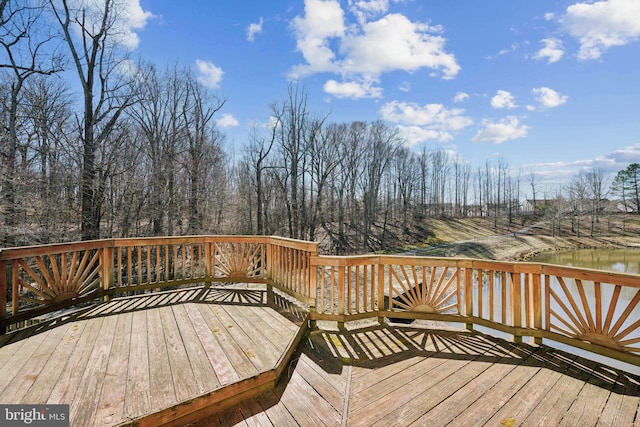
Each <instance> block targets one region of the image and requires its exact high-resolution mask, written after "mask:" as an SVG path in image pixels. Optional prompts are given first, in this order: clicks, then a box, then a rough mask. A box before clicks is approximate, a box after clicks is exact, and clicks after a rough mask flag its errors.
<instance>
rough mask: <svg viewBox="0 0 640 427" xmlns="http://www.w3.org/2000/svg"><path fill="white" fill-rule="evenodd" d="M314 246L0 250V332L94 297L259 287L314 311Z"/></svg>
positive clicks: (92, 245) (120, 244)
mask: <svg viewBox="0 0 640 427" xmlns="http://www.w3.org/2000/svg"><path fill="white" fill-rule="evenodd" d="M316 254H317V244H315V243H309V242H299V241H293V240H290V239H284V238H279V237H267V236H264V237H263V236H187V237H163V238H140V239H112V240H98V241H91V242H75V243H68V244H57V245H43V246H33V247H21V248H9V249H2V250H0V328H2V330H6V329H7V327H9V328H11V327H12V325H15V324H20V323H21V322H24V321H27V320H29V319H32V318H34V317H37V316H41V315H43V314H45V313H48V312H52V311H57V310H60V309H62V308H66V307H69V306H71V305H78V304H82V303H86V302H88V301H91V300H95V299H96V298H108V297H111V296H116V295H119V294H123V293H131V292H138V291H145V290H152V289H157V288H160V289H164V288H167V287H175V286H181V285H187V284H194V283H204V284H206V285H209V284H210V283H211V282H243V283H246V282H258V283H268V284H270V285H273V286H276V287H278V288H279V289H281V290H282V291H284V292H286V293H288V294H290V295H292V296H294V297H296V298H298V299H300V300H301V301H302V302H304V303H307V304H310V305H312V300H313V298H312V292H311V290H310V287H309V259H310V256H311V255H316Z"/></svg>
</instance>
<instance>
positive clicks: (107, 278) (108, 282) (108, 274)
mask: <svg viewBox="0 0 640 427" xmlns="http://www.w3.org/2000/svg"><path fill="white" fill-rule="evenodd" d="M113 253H114V248H113V243H112V244H111V245H110V246H105V247H104V248H102V257H101V259H100V264H101V265H102V289H103V290H105V291H108V290H109V288H111V287H112V286H113V285H114V280H113V278H114V275H113ZM110 300H111V297H110V296H109V294H106V295H105V296H104V302H109V301H110Z"/></svg>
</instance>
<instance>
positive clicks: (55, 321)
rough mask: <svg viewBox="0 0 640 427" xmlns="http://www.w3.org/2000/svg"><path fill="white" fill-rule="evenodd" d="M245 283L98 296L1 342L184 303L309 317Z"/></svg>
mask: <svg viewBox="0 0 640 427" xmlns="http://www.w3.org/2000/svg"><path fill="white" fill-rule="evenodd" d="M245 285H246V284H236V285H228V284H227V285H223V286H209V287H206V286H201V285H200V286H197V287H193V286H192V287H188V288H183V289H178V290H175V289H174V290H169V291H163V292H154V293H144V294H138V295H128V296H121V297H117V298H114V299H112V300H110V301H106V302H104V301H102V300H100V299H97V300H94V301H92V302H90V303H88V304H86V305H85V306H83V307H77V308H75V309H67V310H61V311H60V312H54V313H51V314H50V315H48V316H46V317H44V316H43V317H42V318H41V319H39V322H38V323H35V324H33V325H31V326H28V327H25V328H22V329H18V330H15V331H12V332H8V333H7V334H5V335H3V336H2V337H1V338H0V346H4V345H8V344H12V343H15V342H18V341H21V340H23V339H25V338H29V337H31V336H34V335H37V334H40V333H43V332H46V331H48V330H50V329H53V328H56V327H58V326H61V325H64V324H66V323H69V322H75V321H78V320H83V319H91V318H95V317H101V316H110V315H116V314H122V313H132V312H137V311H143V310H147V309H151V308H160V307H169V306H173V305H178V304H184V303H202V304H216V305H237V306H253V307H270V308H272V309H274V310H275V311H276V312H278V313H279V314H281V315H282V316H284V317H285V318H287V319H288V320H289V321H291V322H293V323H295V324H297V325H300V324H301V322H303V321H304V320H305V319H306V316H307V313H308V311H307V310H306V308H305V307H303V306H301V305H300V304H299V303H296V302H295V301H294V300H293V299H292V298H289V297H287V296H286V295H284V294H281V293H279V292H278V291H268V290H267V289H259V288H248V287H243V286H245Z"/></svg>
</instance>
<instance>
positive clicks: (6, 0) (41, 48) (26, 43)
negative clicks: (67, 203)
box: [0, 0, 62, 246]
mask: <svg viewBox="0 0 640 427" xmlns="http://www.w3.org/2000/svg"><path fill="white" fill-rule="evenodd" d="M44 10H45V9H44V8H43V7H42V6H41V5H40V4H38V3H37V2H35V1H33V2H30V1H19V0H2V1H0V46H1V47H2V54H3V55H2V56H0V70H2V69H4V70H7V71H8V73H7V78H8V79H9V83H8V86H9V90H8V96H7V97H6V98H5V99H4V100H3V104H4V105H3V109H5V111H7V113H8V114H7V115H8V117H7V118H6V119H5V120H6V122H5V124H4V125H5V126H6V132H2V134H1V135H2V140H1V141H0V144H1V149H2V169H3V171H2V172H3V173H2V179H1V181H0V187H1V188H2V193H3V194H2V196H3V197H2V198H3V204H4V228H5V235H4V242H3V243H4V245H5V246H14V245H15V244H16V240H15V235H14V234H15V230H14V228H15V226H16V218H15V215H16V207H17V206H16V203H17V201H16V189H15V185H14V179H15V177H16V172H17V170H16V154H17V150H18V145H19V142H18V108H19V104H20V103H21V102H22V100H21V99H20V96H21V91H22V88H23V87H24V84H25V82H26V81H27V79H28V78H30V77H32V76H34V75H51V74H54V73H57V72H58V71H61V70H62V61H61V57H60V56H59V55H58V54H57V51H56V49H55V45H54V43H55V35H54V34H52V33H51V32H50V31H49V27H48V25H47V23H46V19H44V17H43V13H44Z"/></svg>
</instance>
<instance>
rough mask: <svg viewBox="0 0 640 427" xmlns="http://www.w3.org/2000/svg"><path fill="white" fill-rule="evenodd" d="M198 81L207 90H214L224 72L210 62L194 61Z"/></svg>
mask: <svg viewBox="0 0 640 427" xmlns="http://www.w3.org/2000/svg"><path fill="white" fill-rule="evenodd" d="M196 67H197V68H198V73H199V75H198V81H199V82H200V83H202V84H203V85H205V86H206V87H208V88H211V89H215V88H217V87H218V86H219V85H220V81H221V80H222V75H223V74H224V71H222V68H220V67H218V66H216V65H215V64H213V63H212V62H209V61H203V60H201V59H196Z"/></svg>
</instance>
